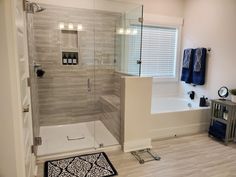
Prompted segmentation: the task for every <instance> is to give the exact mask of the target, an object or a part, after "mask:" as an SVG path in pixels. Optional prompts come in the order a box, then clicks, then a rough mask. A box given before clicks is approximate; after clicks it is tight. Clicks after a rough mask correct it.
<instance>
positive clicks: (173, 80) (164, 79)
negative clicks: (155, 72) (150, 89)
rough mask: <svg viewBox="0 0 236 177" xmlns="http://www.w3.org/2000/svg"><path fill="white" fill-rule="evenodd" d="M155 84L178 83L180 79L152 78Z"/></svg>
mask: <svg viewBox="0 0 236 177" xmlns="http://www.w3.org/2000/svg"><path fill="white" fill-rule="evenodd" d="M152 82H153V83H163V82H164V83H167V82H171V83H173V82H178V78H159V77H153V78H152Z"/></svg>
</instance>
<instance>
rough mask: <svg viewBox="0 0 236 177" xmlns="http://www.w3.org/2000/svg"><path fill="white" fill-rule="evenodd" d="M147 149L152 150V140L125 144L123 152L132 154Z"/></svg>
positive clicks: (147, 139)
mask: <svg viewBox="0 0 236 177" xmlns="http://www.w3.org/2000/svg"><path fill="white" fill-rule="evenodd" d="M146 148H152V145H151V139H150V138H146V139H141V140H135V141H127V142H124V147H123V150H124V152H131V151H137V150H142V149H146Z"/></svg>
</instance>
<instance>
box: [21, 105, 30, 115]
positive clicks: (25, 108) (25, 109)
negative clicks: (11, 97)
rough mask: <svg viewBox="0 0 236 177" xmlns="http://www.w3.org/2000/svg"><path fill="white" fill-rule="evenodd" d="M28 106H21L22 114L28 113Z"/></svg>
mask: <svg viewBox="0 0 236 177" xmlns="http://www.w3.org/2000/svg"><path fill="white" fill-rule="evenodd" d="M29 106H30V105H29V104H28V105H26V106H23V111H22V112H24V113H26V112H29Z"/></svg>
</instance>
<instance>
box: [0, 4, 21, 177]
mask: <svg viewBox="0 0 236 177" xmlns="http://www.w3.org/2000/svg"><path fill="white" fill-rule="evenodd" d="M7 5H9V3H6V1H3V0H1V1H0V38H1V40H0V61H1V64H0V83H1V85H0V177H13V176H14V177H16V176H17V167H16V152H15V137H14V120H13V119H14V116H13V110H12V97H11V96H12V92H11V91H12V90H11V86H12V85H11V77H10V75H11V73H10V67H11V66H10V61H9V55H8V48H7V45H8V43H7V35H6V34H7V27H6V24H7V22H6V21H7V19H6V11H5V10H6V7H7Z"/></svg>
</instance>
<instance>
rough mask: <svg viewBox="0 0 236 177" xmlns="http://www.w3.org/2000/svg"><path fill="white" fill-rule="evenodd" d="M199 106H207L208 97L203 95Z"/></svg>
mask: <svg viewBox="0 0 236 177" xmlns="http://www.w3.org/2000/svg"><path fill="white" fill-rule="evenodd" d="M199 106H200V107H205V106H207V98H206V97H204V96H202V97H201V98H200V102H199Z"/></svg>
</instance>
